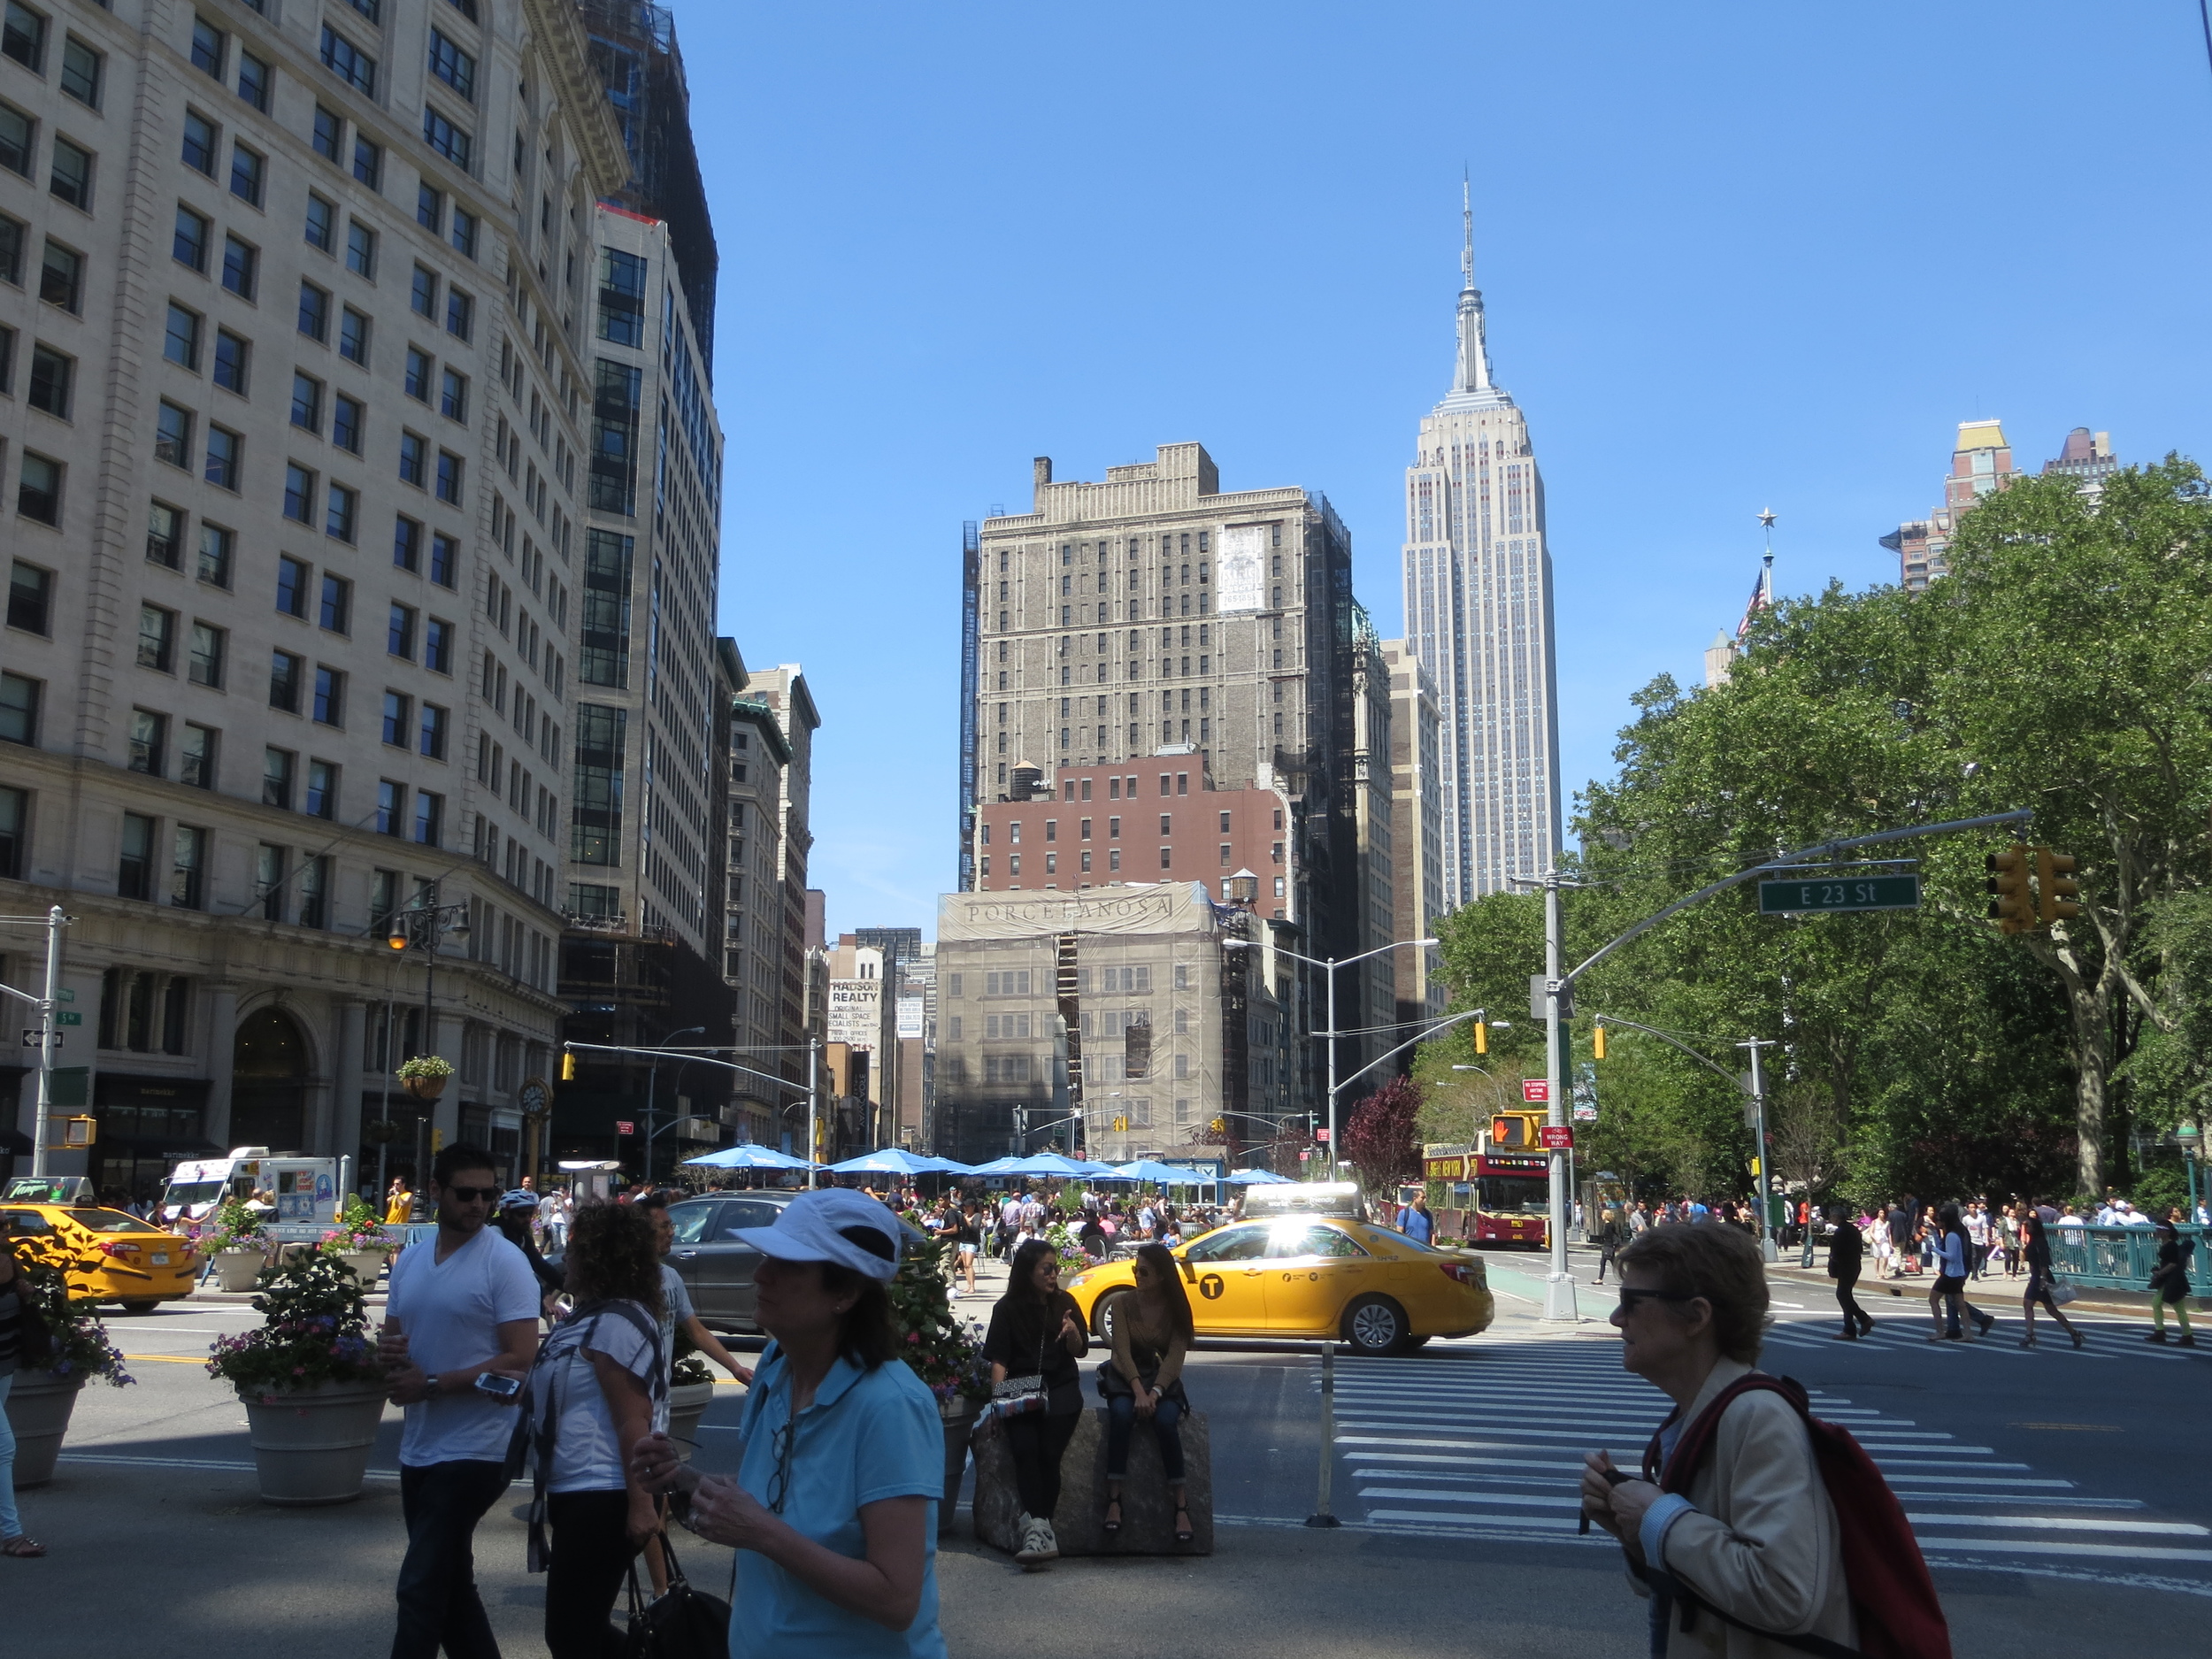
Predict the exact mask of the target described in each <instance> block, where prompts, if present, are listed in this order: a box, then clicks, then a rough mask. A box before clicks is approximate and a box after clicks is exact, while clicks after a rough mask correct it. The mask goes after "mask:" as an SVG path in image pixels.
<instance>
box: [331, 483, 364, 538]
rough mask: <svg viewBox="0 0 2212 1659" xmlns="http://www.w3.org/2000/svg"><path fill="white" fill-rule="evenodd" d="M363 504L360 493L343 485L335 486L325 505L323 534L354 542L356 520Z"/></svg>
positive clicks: (332, 487)
mask: <svg viewBox="0 0 2212 1659" xmlns="http://www.w3.org/2000/svg"><path fill="white" fill-rule="evenodd" d="M360 503H361V496H360V492H359V491H357V490H354V489H349V488H347V487H346V486H345V485H343V484H333V485H332V486H331V487H330V490H329V494H328V495H327V497H326V503H325V511H324V514H323V534H325V535H327V536H331V537H334V538H335V539H336V540H338V541H352V540H353V526H354V519H355V517H356V515H357V511H358V509H359V507H360Z"/></svg>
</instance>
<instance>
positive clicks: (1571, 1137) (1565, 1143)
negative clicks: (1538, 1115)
mask: <svg viewBox="0 0 2212 1659" xmlns="http://www.w3.org/2000/svg"><path fill="white" fill-rule="evenodd" d="M1536 1144H1537V1145H1538V1146H1540V1147H1542V1148H1544V1149H1545V1150H1546V1151H1547V1152H1571V1151H1573V1150H1574V1145H1575V1132H1574V1131H1573V1130H1572V1129H1571V1128H1569V1127H1568V1126H1567V1125H1565V1124H1540V1125H1538V1126H1537V1130H1536Z"/></svg>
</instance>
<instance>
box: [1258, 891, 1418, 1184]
mask: <svg viewBox="0 0 2212 1659" xmlns="http://www.w3.org/2000/svg"><path fill="white" fill-rule="evenodd" d="M1232 879H1234V878H1232ZM1437 942H1438V941H1435V940H1433V939H1401V940H1398V941H1395V942H1394V943H1392V944H1387V945H1378V946H1377V947H1376V948H1375V949H1372V950H1363V951H1361V952H1360V953H1359V955H1357V956H1301V955H1300V954H1299V953H1298V952H1297V951H1295V950H1290V949H1285V948H1284V947H1283V946H1281V945H1277V946H1276V947H1274V949H1275V954H1276V955H1277V956H1288V957H1289V958H1290V959H1291V960H1292V961H1293V962H1302V963H1304V964H1306V965H1307V966H1308V967H1311V968H1320V969H1324V970H1325V971H1326V972H1327V973H1328V976H1329V1029H1328V1030H1327V1031H1326V1032H1325V1033H1309V1034H1310V1035H1324V1036H1326V1037H1327V1038H1328V1040H1329V1173H1330V1174H1331V1175H1334V1174H1335V1173H1336V1164H1337V1156H1336V1094H1337V1090H1338V1089H1339V1088H1340V1087H1341V1085H1340V1084H1339V1083H1338V1082H1337V1080H1336V1039H1337V1029H1336V971H1337V970H1338V969H1339V968H1348V967H1350V966H1351V965H1352V964H1354V963H1356V962H1364V961H1366V960H1367V959H1368V958H1369V957H1370V956H1387V955H1388V954H1389V953H1390V952H1392V951H1394V950H1427V949H1432V947H1434V946H1435V944H1436V943H1437ZM1221 944H1222V949H1225V950H1256V949H1258V948H1259V947H1258V946H1256V945H1255V944H1254V943H1253V942H1252V941H1250V940H1248V939H1225V940H1223V941H1221ZM1399 1047H1401V1048H1402V1047H1404V1045H1403V1044H1400V1045H1399ZM1391 1052H1392V1053H1395V1052H1396V1049H1393V1050H1392V1051H1391ZM1387 1057H1388V1056H1385V1058H1387ZM1372 1069H1373V1068H1372V1066H1371V1065H1369V1066H1362V1067H1361V1068H1360V1069H1359V1071H1355V1072H1354V1073H1353V1074H1352V1077H1350V1078H1347V1079H1344V1081H1345V1082H1347V1083H1348V1082H1350V1081H1352V1079H1353V1078H1356V1077H1359V1076H1360V1075H1362V1074H1363V1073H1364V1072H1366V1071H1371V1070H1372Z"/></svg>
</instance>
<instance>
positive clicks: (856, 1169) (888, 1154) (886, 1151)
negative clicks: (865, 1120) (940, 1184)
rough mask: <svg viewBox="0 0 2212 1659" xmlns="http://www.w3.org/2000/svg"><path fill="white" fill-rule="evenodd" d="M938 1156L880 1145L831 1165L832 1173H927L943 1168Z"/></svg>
mask: <svg viewBox="0 0 2212 1659" xmlns="http://www.w3.org/2000/svg"><path fill="white" fill-rule="evenodd" d="M941 1167H942V1165H941V1161H940V1160H939V1159H936V1158H926V1157H924V1156H922V1155H921V1154H920V1153H918V1152H909V1151H908V1150H906V1148H903V1147H879V1148H877V1149H876V1150H875V1151H873V1152H864V1153H862V1154H861V1155H860V1156H858V1157H856V1158H847V1159H846V1160H845V1161H844V1162H843V1163H842V1164H831V1165H830V1166H829V1171H830V1173H831V1174H832V1175H926V1174H930V1173H932V1172H933V1171H936V1170H938V1169H940V1168H941Z"/></svg>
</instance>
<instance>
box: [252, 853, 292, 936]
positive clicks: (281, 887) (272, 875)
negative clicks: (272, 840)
mask: <svg viewBox="0 0 2212 1659" xmlns="http://www.w3.org/2000/svg"><path fill="white" fill-rule="evenodd" d="M284 864H285V857H284V849H283V848H281V847H272V846H271V845H270V844H269V843H268V842H267V841H263V842H262V843H261V848H260V851H259V853H258V854H257V856H256V857H255V859H254V883H253V890H254V896H255V897H256V898H257V900H258V901H259V902H258V903H257V905H256V906H255V908H256V909H257V910H259V911H260V912H261V919H262V920H263V921H265V922H280V921H282V920H283V919H284V892H285V881H284Z"/></svg>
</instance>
